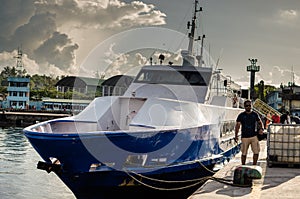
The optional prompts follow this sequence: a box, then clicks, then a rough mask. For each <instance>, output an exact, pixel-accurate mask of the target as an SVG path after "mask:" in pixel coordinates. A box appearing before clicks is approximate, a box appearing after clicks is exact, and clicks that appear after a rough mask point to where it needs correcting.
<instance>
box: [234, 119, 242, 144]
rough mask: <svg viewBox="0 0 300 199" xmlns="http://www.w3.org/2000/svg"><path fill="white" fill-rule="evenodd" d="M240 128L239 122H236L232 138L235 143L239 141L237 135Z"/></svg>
mask: <svg viewBox="0 0 300 199" xmlns="http://www.w3.org/2000/svg"><path fill="white" fill-rule="evenodd" d="M240 127H241V122H236V124H235V137H234V140H235V141H236V142H237V141H238V139H239V137H238V134H239V131H240Z"/></svg>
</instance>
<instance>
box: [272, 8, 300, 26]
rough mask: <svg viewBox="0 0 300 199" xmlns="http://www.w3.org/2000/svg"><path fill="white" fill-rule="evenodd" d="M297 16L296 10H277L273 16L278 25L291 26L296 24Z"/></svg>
mask: <svg viewBox="0 0 300 199" xmlns="http://www.w3.org/2000/svg"><path fill="white" fill-rule="evenodd" d="M298 19H299V14H298V11H297V10H293V9H290V10H279V11H278V12H277V14H276V16H275V22H276V23H278V24H280V25H289V26H293V25H295V24H296V23H297V20H298Z"/></svg>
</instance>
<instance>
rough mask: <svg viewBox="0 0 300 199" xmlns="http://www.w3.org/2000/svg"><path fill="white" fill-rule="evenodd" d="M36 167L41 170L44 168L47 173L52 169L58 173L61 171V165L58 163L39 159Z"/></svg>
mask: <svg viewBox="0 0 300 199" xmlns="http://www.w3.org/2000/svg"><path fill="white" fill-rule="evenodd" d="M37 168H38V169H41V170H45V171H47V172H48V173H50V172H51V171H53V172H54V173H56V174H60V173H61V172H62V166H61V165H60V164H53V163H49V162H42V161H39V162H38V164H37Z"/></svg>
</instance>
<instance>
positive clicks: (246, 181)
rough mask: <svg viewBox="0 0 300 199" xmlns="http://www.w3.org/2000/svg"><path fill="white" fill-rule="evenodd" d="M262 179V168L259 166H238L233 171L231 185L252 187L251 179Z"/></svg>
mask: <svg viewBox="0 0 300 199" xmlns="http://www.w3.org/2000/svg"><path fill="white" fill-rule="evenodd" d="M261 178H262V168H261V167H260V166H245V165H242V166H238V167H237V168H236V169H235V170H234V176H233V183H234V184H236V185H249V186H251V185H252V180H253V179H261Z"/></svg>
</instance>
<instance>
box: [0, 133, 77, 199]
mask: <svg viewBox="0 0 300 199" xmlns="http://www.w3.org/2000/svg"><path fill="white" fill-rule="evenodd" d="M40 160H42V159H41V158H40V157H39V155H38V154H37V153H36V151H35V150H34V149H33V148H32V146H31V145H30V143H29V142H28V140H27V139H26V137H25V136H24V134H23V132H22V129H21V128H4V129H3V128H0V198H1V199H12V198H13V199H29V198H30V199H39V198H48V199H52V198H64V199H74V198H75V197H74V195H73V194H72V192H71V191H70V190H69V189H68V187H66V186H65V185H64V184H63V182H61V180H60V179H59V178H58V177H57V176H56V175H55V174H54V173H50V174H48V173H47V172H45V171H42V170H38V169H37V168H36V165H37V162H38V161H40Z"/></svg>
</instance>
